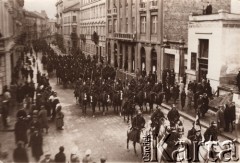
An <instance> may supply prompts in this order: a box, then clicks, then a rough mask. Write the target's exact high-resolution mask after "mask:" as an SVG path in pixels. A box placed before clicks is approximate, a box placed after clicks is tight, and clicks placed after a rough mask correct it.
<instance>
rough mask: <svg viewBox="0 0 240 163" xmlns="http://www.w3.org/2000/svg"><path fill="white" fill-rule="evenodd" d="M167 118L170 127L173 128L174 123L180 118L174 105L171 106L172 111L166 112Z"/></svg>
mask: <svg viewBox="0 0 240 163" xmlns="http://www.w3.org/2000/svg"><path fill="white" fill-rule="evenodd" d="M167 117H168V120H169V122H170V126H171V127H174V126H175V124H176V122H177V121H178V120H179V118H180V114H179V112H178V110H177V109H176V106H175V105H173V106H172V109H171V110H170V111H169V112H168V114H167Z"/></svg>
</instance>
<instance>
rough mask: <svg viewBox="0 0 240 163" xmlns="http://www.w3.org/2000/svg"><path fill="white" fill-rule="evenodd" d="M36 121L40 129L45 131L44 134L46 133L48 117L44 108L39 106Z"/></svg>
mask: <svg viewBox="0 0 240 163" xmlns="http://www.w3.org/2000/svg"><path fill="white" fill-rule="evenodd" d="M38 121H39V123H40V125H41V127H42V129H46V133H48V128H49V126H48V116H47V110H46V108H45V107H44V106H41V109H40V111H39V112H38Z"/></svg>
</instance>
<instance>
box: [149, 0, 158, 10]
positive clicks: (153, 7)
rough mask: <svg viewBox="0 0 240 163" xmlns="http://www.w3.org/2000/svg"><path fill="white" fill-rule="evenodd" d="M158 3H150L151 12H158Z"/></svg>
mask: <svg viewBox="0 0 240 163" xmlns="http://www.w3.org/2000/svg"><path fill="white" fill-rule="evenodd" d="M157 5H158V1H156V0H153V1H151V2H150V10H157V9H158V6H157Z"/></svg>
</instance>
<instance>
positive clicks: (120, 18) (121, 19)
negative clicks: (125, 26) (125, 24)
mask: <svg viewBox="0 0 240 163" xmlns="http://www.w3.org/2000/svg"><path fill="white" fill-rule="evenodd" d="M119 21H120V22H119V24H120V25H122V18H120V20H119ZM119 30H120V32H122V28H121V26H120V27H119Z"/></svg>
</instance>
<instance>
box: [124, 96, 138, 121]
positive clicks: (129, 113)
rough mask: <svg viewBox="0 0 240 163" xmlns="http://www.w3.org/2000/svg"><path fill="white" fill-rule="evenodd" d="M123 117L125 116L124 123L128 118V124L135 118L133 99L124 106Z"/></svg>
mask: <svg viewBox="0 0 240 163" xmlns="http://www.w3.org/2000/svg"><path fill="white" fill-rule="evenodd" d="M122 109H123V115H124V121H125V120H126V117H127V123H128V122H129V119H130V118H131V120H132V118H133V114H134V112H135V104H134V100H133V99H128V100H127V101H126V102H124V104H123V107H122Z"/></svg>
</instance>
